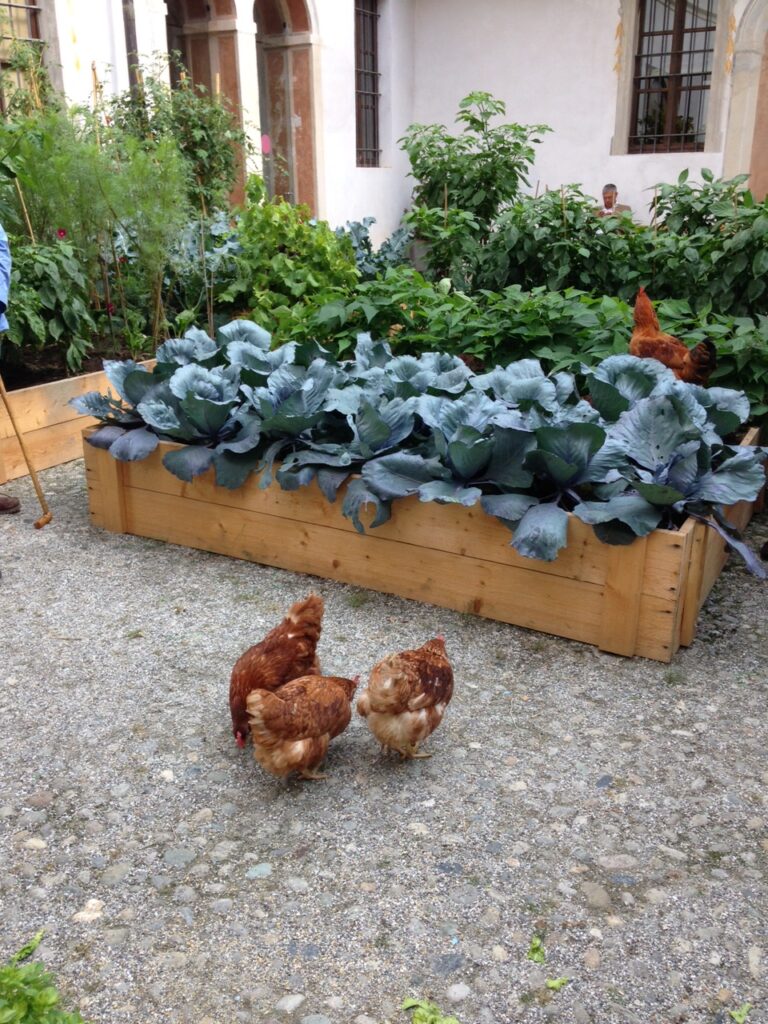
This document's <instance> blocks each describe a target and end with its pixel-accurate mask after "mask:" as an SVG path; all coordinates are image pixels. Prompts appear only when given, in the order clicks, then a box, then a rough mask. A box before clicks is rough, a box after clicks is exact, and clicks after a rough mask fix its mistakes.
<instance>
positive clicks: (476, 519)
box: [125, 446, 607, 583]
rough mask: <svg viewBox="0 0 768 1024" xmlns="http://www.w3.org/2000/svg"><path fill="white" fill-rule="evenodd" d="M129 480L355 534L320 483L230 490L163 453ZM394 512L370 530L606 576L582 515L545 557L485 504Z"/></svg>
mask: <svg viewBox="0 0 768 1024" xmlns="http://www.w3.org/2000/svg"><path fill="white" fill-rule="evenodd" d="M163 450H165V446H163ZM125 482H126V486H128V487H141V488H146V489H147V490H152V491H157V492H162V493H164V494H169V495H177V496H182V495H183V496H186V497H190V498H195V499H196V500H199V501H206V502H210V503H211V504H215V505H222V506H226V507H229V508H238V509H249V510H252V511H258V512H262V513H264V514H267V515H275V516H280V517H281V518H284V519H291V520H297V521H300V522H306V523H316V524H324V525H329V526H330V525H333V526H334V528H336V529H341V530H345V531H346V532H347V533H349V534H354V533H356V531H355V528H354V526H353V525H352V523H351V521H350V520H348V519H345V518H344V517H343V516H342V515H341V511H340V510H341V504H342V501H343V492H341V494H340V495H339V497H338V498H337V499H336V502H335V503H334V504H331V503H330V502H328V501H327V500H326V498H325V497H324V496H323V494H322V492H321V491H320V489H319V487H318V486H317V484H316V483H314V482H313V483H312V484H310V485H309V486H308V487H303V488H301V490H299V491H283V490H282V489H281V488H280V487H279V485H275V486H270V487H268V488H267V489H266V490H260V489H259V487H258V485H257V483H256V481H255V480H253V479H251V480H249V481H248V482H247V483H246V484H245V485H244V486H243V487H241V488H239V489H238V490H236V491H229V490H227V489H226V488H223V487H218V486H217V485H216V483H215V478H214V474H213V472H212V471H209V472H208V473H205V474H203V475H201V476H199V477H196V478H195V480H193V481H192V483H190V484H185V483H183V482H182V481H181V480H179V479H178V478H177V477H175V476H173V474H172V473H169V472H168V470H167V469H165V467H164V466H163V465H162V453H161V452H160V451H157V452H155V453H153V454H152V455H151V456H150V457H149V458H147V459H144V460H142V461H141V462H140V463H127V464H126V477H125ZM392 513H393V514H392V519H390V521H389V522H387V523H384V525H383V526H377V527H376V529H375V530H373V531H371V533H372V534H375V535H376V536H377V537H383V538H388V539H395V540H401V541H404V542H406V543H409V544H416V545H421V546H424V547H431V548H436V549H439V550H442V551H451V552H454V553H456V554H461V555H471V556H475V557H478V558H483V559H488V560H491V561H498V562H499V563H500V564H502V565H512V566H516V567H518V568H521V569H530V568H532V567H535V568H536V571H537V572H542V573H544V574H546V575H552V576H557V577H568V578H571V579H582V580H584V581H587V582H592V583H602V582H603V580H604V579H605V566H606V564H607V549H606V548H605V545H603V544H600V543H599V542H598V541H597V539H596V538H595V536H594V533H593V531H592V528H591V527H589V526H586V525H585V524H584V523H582V522H580V521H579V520H578V519H576V518H575V517H574V518H572V519H571V522H570V523H569V528H568V548H567V549H566V550H565V551H563V552H561V554H560V556H559V557H558V558H557V560H556V561H554V562H540V561H536V560H532V559H528V558H523V556H522V555H519V554H518V553H517V552H516V551H515V549H514V548H512V547H511V546H510V543H509V542H510V540H511V534H510V532H509V530H508V529H507V528H506V527H505V526H503V525H502V524H501V523H500V522H499V521H498V520H497V519H494V518H493V516H488V515H486V514H485V512H483V511H482V509H480V508H479V507H477V508H463V507H461V506H459V505H438V504H437V503H436V502H422V501H419V499H418V498H416V497H412V498H404V499H402V500H400V501H397V502H395V503H394V505H393V510H392Z"/></svg>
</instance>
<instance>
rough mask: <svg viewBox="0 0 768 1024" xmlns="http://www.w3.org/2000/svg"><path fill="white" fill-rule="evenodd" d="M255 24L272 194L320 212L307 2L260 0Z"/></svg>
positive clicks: (266, 161)
mask: <svg viewBox="0 0 768 1024" xmlns="http://www.w3.org/2000/svg"><path fill="white" fill-rule="evenodd" d="M253 20H254V21H255V23H256V51H257V63H258V70H259V112H260V118H261V131H262V137H263V141H264V147H263V148H264V177H265V180H266V183H267V189H268V191H269V193H270V194H271V195H276V196H284V197H285V198H286V199H288V200H289V201H290V202H294V203H306V204H307V205H308V206H309V207H310V208H311V209H312V210H313V211H316V209H317V186H316V166H315V119H314V112H313V102H312V37H311V33H312V23H311V19H310V15H309V11H308V9H307V4H306V0H255V3H254V6H253Z"/></svg>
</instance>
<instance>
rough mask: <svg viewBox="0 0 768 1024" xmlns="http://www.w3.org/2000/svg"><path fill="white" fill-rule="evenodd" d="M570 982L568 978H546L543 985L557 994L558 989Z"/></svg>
mask: <svg viewBox="0 0 768 1024" xmlns="http://www.w3.org/2000/svg"><path fill="white" fill-rule="evenodd" d="M570 980H571V979H570V978H547V980H546V981H545V982H544V984H545V985H546V986H547V988H549V989H551V990H552V991H553V992H559V991H560V989H561V988H564V987H565V986H566V985H567V984H568V982H569V981H570Z"/></svg>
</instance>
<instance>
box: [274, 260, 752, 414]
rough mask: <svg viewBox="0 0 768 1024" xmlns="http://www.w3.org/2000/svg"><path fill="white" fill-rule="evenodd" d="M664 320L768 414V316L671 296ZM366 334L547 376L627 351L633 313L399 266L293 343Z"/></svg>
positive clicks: (300, 326) (320, 310) (410, 349)
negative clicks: (530, 365) (515, 362)
mask: <svg viewBox="0 0 768 1024" xmlns="http://www.w3.org/2000/svg"><path fill="white" fill-rule="evenodd" d="M657 313H658V316H659V319H660V322H661V327H662V330H664V331H667V332H668V333H671V334H673V335H675V336H676V337H678V338H680V339H681V340H682V341H683V342H684V343H685V344H686V345H689V346H692V345H695V344H696V343H697V342H699V341H701V340H703V339H704V338H708V339H710V340H712V341H713V342H714V343H715V345H716V346H717V350H718V367H717V370H716V371H715V372H714V374H713V375H712V383H716V384H718V385H720V386H723V387H729V388H735V389H737V390H743V391H744V392H745V393H746V395H747V397H748V398H749V400H750V403H751V406H752V415H753V416H754V417H756V418H761V417H763V416H765V415H766V414H767V413H768V317H766V316H763V315H758V316H757V317H756V318H754V319H752V318H750V317H730V316H723V315H720V314H716V313H713V312H712V310H711V308H710V307H707V306H704V307H703V308H701V309H700V310H699V311H698V312H696V311H694V310H693V308H692V307H691V305H690V303H688V302H684V301H680V300H671V299H670V300H663V301H662V302H659V303H657ZM361 330H368V331H371V332H372V333H373V334H375V335H377V336H381V337H386V338H387V339H388V341H389V343H390V345H391V346H392V348H393V350H394V351H396V352H398V353H407V354H413V355H419V354H420V353H421V352H425V351H430V350H434V349H436V348H440V349H441V350H442V351H445V352H447V353H450V354H452V355H459V356H462V357H465V358H466V357H469V358H470V361H471V362H472V365H473V366H475V367H478V366H481V365H493V364H494V363H506V362H509V361H510V360H512V359H520V358H524V357H527V356H534V357H535V358H537V359H539V360H540V361H541V363H542V365H543V366H544V367H545V368H546V369H547V370H548V371H549V372H553V371H554V372H557V371H559V370H567V371H569V372H571V373H575V374H577V375H579V374H580V373H581V367H582V364H586V365H587V366H594V365H596V364H597V363H598V362H600V360H602V359H605V358H607V357H608V356H610V355H619V354H622V353H626V351H627V349H628V347H629V339H630V336H631V333H632V308H631V306H630V305H629V304H628V303H627V302H625V301H623V300H621V299H617V298H611V297H609V296H603V297H594V296H592V295H590V294H588V293H586V292H583V291H580V290H578V289H575V288H567V289H566V290H565V291H564V292H556V291H550V290H548V289H547V288H545V287H543V286H541V287H538V288H534V289H533V290H531V291H524V290H523V289H522V288H521V287H520V286H519V285H512V286H510V287H508V288H505V289H503V291H501V292H494V291H489V290H485V291H482V292H479V293H475V294H472V295H468V294H466V293H465V292H462V291H459V290H456V289H455V288H453V287H452V285H451V283H450V282H449V281H441V282H436V283H434V282H431V281H427V280H426V279H425V278H424V277H423V276H422V275H421V274H419V273H418V272H417V271H415V270H413V269H412V268H409V267H397V268H392V269H390V270H388V271H387V272H386V273H385V274H384V275H383V276H380V277H378V278H376V279H375V280H371V281H363V282H361V283H360V284H359V285H358V287H357V289H356V290H355V291H354V293H353V294H352V295H350V296H344V297H340V298H337V299H334V300H333V301H331V302H328V303H326V304H325V305H318V303H314V304H313V303H309V304H308V305H307V306H305V307H304V308H303V311H302V316H301V318H299V319H297V320H296V321H294V324H293V337H295V338H297V339H309V338H316V339H318V340H320V341H322V342H323V344H326V345H328V346H329V347H330V348H332V349H333V351H334V352H336V353H337V354H340V355H341V354H344V353H347V352H348V351H350V350H352V349H354V346H355V341H356V337H357V334H358V333H359V332H360V331H361Z"/></svg>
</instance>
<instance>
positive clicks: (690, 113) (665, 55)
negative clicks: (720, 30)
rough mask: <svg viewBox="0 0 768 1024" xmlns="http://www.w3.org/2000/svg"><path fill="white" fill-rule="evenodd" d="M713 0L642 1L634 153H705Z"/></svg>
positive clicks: (634, 100) (634, 96) (635, 81)
mask: <svg viewBox="0 0 768 1024" xmlns="http://www.w3.org/2000/svg"><path fill="white" fill-rule="evenodd" d="M714 8H715V3H714V0H641V4H640V33H639V39H638V48H637V54H636V56H635V74H634V79H633V90H632V119H631V125H632V128H631V132H632V134H630V137H629V146H628V149H629V152H630V153H649V152H653V153H670V152H696V151H701V150H703V149H704V142H705V137H704V136H705V129H706V116H707V103H708V99H709V89H710V85H711V77H712V55H713V51H714V38H715V30H716V27H717V26H716V16H715V9H714Z"/></svg>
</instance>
